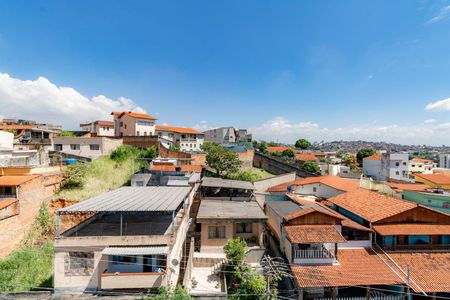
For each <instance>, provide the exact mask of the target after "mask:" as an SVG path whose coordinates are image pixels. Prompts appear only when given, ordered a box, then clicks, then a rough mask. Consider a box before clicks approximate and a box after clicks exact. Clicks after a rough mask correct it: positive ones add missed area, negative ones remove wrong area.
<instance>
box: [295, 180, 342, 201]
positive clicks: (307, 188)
mask: <svg viewBox="0 0 450 300" xmlns="http://www.w3.org/2000/svg"><path fill="white" fill-rule="evenodd" d="M294 193H295V194H301V195H314V196H317V197H321V198H325V199H328V198H331V197H334V196H337V195H339V194H342V193H343V192H342V191H339V190H337V189H334V188H332V187H330V186H328V185H325V184H321V183H312V184H305V185H299V186H298V187H296V188H295V191H294Z"/></svg>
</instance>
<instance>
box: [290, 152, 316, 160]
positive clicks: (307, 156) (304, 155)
mask: <svg viewBox="0 0 450 300" xmlns="http://www.w3.org/2000/svg"><path fill="white" fill-rule="evenodd" d="M316 158H317V157H316V156H315V155H314V154H309V153H298V154H295V159H298V160H303V161H315V160H316Z"/></svg>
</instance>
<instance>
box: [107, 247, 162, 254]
mask: <svg viewBox="0 0 450 300" xmlns="http://www.w3.org/2000/svg"><path fill="white" fill-rule="evenodd" d="M168 253H169V247H168V246H153V247H106V248H105V249H103V251H102V254H103V255H162V254H168Z"/></svg>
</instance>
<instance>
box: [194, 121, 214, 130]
mask: <svg viewBox="0 0 450 300" xmlns="http://www.w3.org/2000/svg"><path fill="white" fill-rule="evenodd" d="M192 128H193V129H195V130H198V131H205V130H208V129H211V126H209V125H208V122H207V121H205V120H203V121H201V122H200V123H198V124H195V125H194V126H192Z"/></svg>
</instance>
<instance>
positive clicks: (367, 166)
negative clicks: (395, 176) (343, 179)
mask: <svg viewBox="0 0 450 300" xmlns="http://www.w3.org/2000/svg"><path fill="white" fill-rule="evenodd" d="M363 174H364V176H366V177H371V178H373V179H375V180H380V181H381V180H385V179H386V178H383V171H382V168H381V160H376V159H363Z"/></svg>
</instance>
